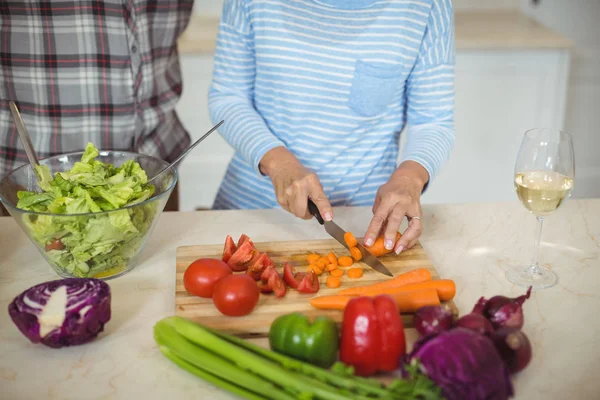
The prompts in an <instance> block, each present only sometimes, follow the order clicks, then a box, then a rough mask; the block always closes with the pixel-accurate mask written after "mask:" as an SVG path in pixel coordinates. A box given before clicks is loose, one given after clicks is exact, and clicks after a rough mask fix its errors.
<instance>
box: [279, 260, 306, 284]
mask: <svg viewBox="0 0 600 400" xmlns="http://www.w3.org/2000/svg"><path fill="white" fill-rule="evenodd" d="M305 275H306V274H305V273H304V272H296V269H295V268H294V267H292V266H291V265H290V264H288V263H285V264H284V265H283V279H284V280H285V283H287V284H288V286H289V287H291V288H294V289H298V285H299V284H300V282H301V281H302V279H303V278H304V276H305Z"/></svg>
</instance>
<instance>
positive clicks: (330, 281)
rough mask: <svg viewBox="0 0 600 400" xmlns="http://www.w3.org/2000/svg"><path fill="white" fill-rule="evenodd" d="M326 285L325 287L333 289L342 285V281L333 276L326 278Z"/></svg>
mask: <svg viewBox="0 0 600 400" xmlns="http://www.w3.org/2000/svg"><path fill="white" fill-rule="evenodd" d="M326 284H327V287H329V288H332V289H335V288H339V287H340V286H341V285H342V281H341V280H340V278H336V277H335V276H328V277H327V282H326Z"/></svg>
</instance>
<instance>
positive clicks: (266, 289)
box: [258, 282, 273, 293]
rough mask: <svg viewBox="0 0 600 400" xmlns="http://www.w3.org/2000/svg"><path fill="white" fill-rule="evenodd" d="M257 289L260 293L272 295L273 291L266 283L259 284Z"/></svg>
mask: <svg viewBox="0 0 600 400" xmlns="http://www.w3.org/2000/svg"><path fill="white" fill-rule="evenodd" d="M258 288H259V289H260V291H261V292H262V293H273V289H271V286H269V284H268V283H266V282H260V283H259V284H258Z"/></svg>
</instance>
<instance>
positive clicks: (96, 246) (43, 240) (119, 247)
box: [17, 143, 158, 277]
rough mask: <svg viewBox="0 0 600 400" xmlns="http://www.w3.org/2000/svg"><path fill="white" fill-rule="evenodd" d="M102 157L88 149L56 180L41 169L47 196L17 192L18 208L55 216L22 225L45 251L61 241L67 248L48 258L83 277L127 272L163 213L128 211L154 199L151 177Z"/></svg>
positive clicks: (144, 208) (153, 207)
mask: <svg viewBox="0 0 600 400" xmlns="http://www.w3.org/2000/svg"><path fill="white" fill-rule="evenodd" d="M98 154H99V152H98V150H97V149H96V148H95V147H94V145H93V144H91V143H90V144H88V145H87V147H86V149H85V152H84V154H83V155H82V157H81V160H80V161H79V162H76V163H75V164H74V165H73V168H71V170H70V171H65V172H58V173H56V174H55V176H54V177H52V175H51V174H50V170H49V169H48V167H46V166H39V167H38V168H36V174H37V176H38V177H40V179H39V180H38V182H39V186H40V188H41V189H42V192H28V191H22V192H19V193H18V198H19V201H18V203H17V207H18V208H20V209H22V210H26V211H35V212H39V213H47V214H53V215H35V214H26V215H24V216H23V223H24V225H25V227H26V229H27V230H28V231H29V233H30V236H31V237H32V239H33V240H34V241H35V242H36V243H37V244H38V245H39V246H40V247H41V248H43V249H45V248H46V245H48V244H50V243H53V242H54V241H56V240H57V239H58V240H60V242H61V243H62V246H58V247H62V249H54V248H53V249H49V250H47V251H46V250H45V251H46V255H47V256H48V259H49V260H50V262H51V264H52V265H53V266H54V267H55V268H58V269H59V271H63V272H65V273H68V274H69V275H74V276H79V277H105V276H110V275H114V274H117V273H119V272H122V271H123V270H125V269H126V268H127V265H128V263H129V262H130V261H132V258H133V257H135V256H136V255H137V254H138V253H139V250H140V247H141V246H142V245H143V243H144V239H145V236H146V234H147V233H148V232H149V230H150V228H151V225H152V222H153V221H154V220H155V216H156V213H157V211H158V209H157V207H158V204H157V202H151V203H148V204H144V205H139V206H137V207H131V208H127V209H124V208H123V207H126V206H128V205H132V204H139V203H142V202H144V201H145V200H147V199H149V198H150V197H152V195H153V194H154V191H155V188H154V186H153V185H150V184H147V182H148V177H147V175H146V172H145V171H144V170H143V169H142V167H141V166H140V165H139V164H138V163H137V162H135V161H133V160H129V161H126V162H125V163H124V164H123V165H121V166H120V167H114V166H113V165H110V164H105V163H103V162H101V161H98V160H96V158H97V157H98ZM102 211H111V212H109V213H101V212H102ZM54 214H55V215H54Z"/></svg>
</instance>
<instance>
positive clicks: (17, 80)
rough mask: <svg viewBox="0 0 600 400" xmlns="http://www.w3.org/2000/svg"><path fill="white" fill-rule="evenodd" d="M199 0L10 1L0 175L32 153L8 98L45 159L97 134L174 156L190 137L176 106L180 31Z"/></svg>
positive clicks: (1, 59) (0, 90)
mask: <svg viewBox="0 0 600 400" xmlns="http://www.w3.org/2000/svg"><path fill="white" fill-rule="evenodd" d="M192 6H193V0H94V1H60V0H46V1H39V0H37V1H34V0H1V1H0V178H1V177H2V176H4V174H6V173H8V172H9V171H10V170H12V169H13V168H15V167H16V166H18V165H21V164H24V163H26V162H27V158H26V155H25V152H24V151H23V147H22V146H21V142H20V140H19V136H18V133H17V130H16V127H15V125H14V123H13V120H12V116H11V113H10V109H9V107H8V101H9V100H14V101H15V102H16V103H17V105H18V106H19V109H20V111H21V114H22V116H23V119H24V121H25V125H26V126H27V128H28V131H29V133H30V135H31V137H32V141H33V145H34V147H35V150H36V152H37V153H38V156H39V157H40V158H44V157H47V156H51V155H56V154H60V153H66V152H72V151H79V150H82V149H83V148H84V147H85V145H86V143H87V142H92V143H94V144H95V145H96V146H97V147H99V148H102V149H105V150H109V149H116V150H133V151H137V152H140V153H144V154H150V155H154V156H157V157H160V158H162V159H165V160H167V161H172V160H174V159H175V158H176V157H177V156H179V155H180V154H181V152H182V151H183V150H184V149H185V148H187V147H188V146H189V143H190V137H189V135H188V133H187V132H186V130H185V128H184V127H183V125H182V124H181V123H180V121H179V119H178V118H177V115H176V114H175V111H174V108H175V105H176V103H177V101H178V100H179V97H180V95H181V90H182V84H181V72H180V67H179V55H178V52H177V39H178V37H179V35H180V34H181V33H182V32H183V30H184V29H185V27H186V26H187V23H188V21H189V18H190V16H191V13H192Z"/></svg>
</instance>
